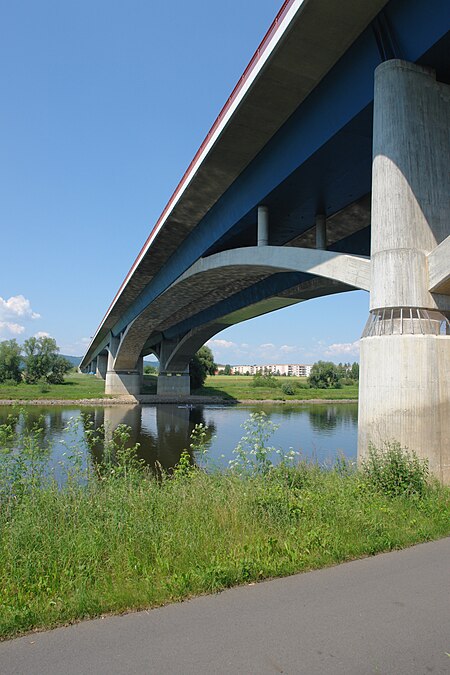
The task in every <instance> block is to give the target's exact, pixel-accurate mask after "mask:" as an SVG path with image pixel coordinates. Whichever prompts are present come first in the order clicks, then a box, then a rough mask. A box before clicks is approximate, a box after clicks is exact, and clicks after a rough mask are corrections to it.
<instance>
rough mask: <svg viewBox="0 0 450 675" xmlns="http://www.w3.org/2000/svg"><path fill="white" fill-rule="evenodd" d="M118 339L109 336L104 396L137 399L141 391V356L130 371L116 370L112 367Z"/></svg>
mask: <svg viewBox="0 0 450 675" xmlns="http://www.w3.org/2000/svg"><path fill="white" fill-rule="evenodd" d="M119 343H120V338H119V337H114V336H111V338H110V342H109V345H108V370H107V371H106V380H105V394H111V395H113V396H134V397H137V396H139V394H140V393H141V389H142V380H143V375H142V361H143V359H142V356H141V357H140V358H139V359H138V363H137V364H136V367H135V368H133V369H132V370H117V369H115V367H114V361H115V358H116V354H117V350H118V348H119Z"/></svg>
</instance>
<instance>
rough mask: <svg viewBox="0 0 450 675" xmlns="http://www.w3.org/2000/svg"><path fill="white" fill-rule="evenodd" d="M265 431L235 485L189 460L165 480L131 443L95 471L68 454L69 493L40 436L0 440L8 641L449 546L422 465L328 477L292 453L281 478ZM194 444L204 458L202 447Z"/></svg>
mask: <svg viewBox="0 0 450 675" xmlns="http://www.w3.org/2000/svg"><path fill="white" fill-rule="evenodd" d="M266 424H267V423H266V421H265V418H264V416H263V415H257V416H253V422H252V424H251V426H250V427H247V434H246V437H245V439H243V441H242V442H241V444H240V446H239V451H238V453H237V454H236V461H235V463H234V464H233V465H232V468H230V469H229V470H228V471H226V472H224V473H218V472H214V471H210V472H206V471H203V470H199V469H198V468H196V467H195V466H193V465H191V463H190V461H191V460H190V459H189V456H188V455H187V454H186V455H184V456H182V458H181V460H180V463H179V465H178V467H177V468H176V469H175V471H174V473H173V474H171V475H169V474H167V473H164V472H162V473H159V474H158V477H157V478H155V477H154V476H153V475H152V474H150V473H149V472H148V471H147V470H145V469H143V467H142V464H140V463H139V462H138V461H136V460H135V459H134V456H133V452H132V451H129V450H125V447H126V444H125V443H124V435H123V433H124V432H123V430H120V432H118V434H117V435H116V436H115V441H116V442H115V445H114V448H113V449H110V451H109V453H108V457H109V460H108V461H107V462H105V463H103V464H98V463H97V464H96V465H93V466H91V465H89V466H85V465H84V464H83V462H82V461H81V455H80V451H79V450H78V449H77V448H76V447H68V448H67V451H66V458H67V461H69V460H70V462H71V464H70V463H69V465H68V466H67V467H66V469H65V470H66V477H65V480H64V481H63V482H62V483H61V478H60V484H59V486H58V485H57V484H56V482H55V481H53V480H52V478H51V476H52V474H51V473H49V472H48V469H47V468H46V454H45V452H44V453H42V452H41V451H38V450H37V446H36V444H35V443H34V442H33V438H35V436H34V435H35V434H38V433H39V430H36V429H35V428H34V427H33V428H31V429H29V430H27V429H26V427H25V426H19V427H17V428H15V429H13V428H12V427H10V428H9V431H8V429H7V428H6V425H5V426H4V427H3V428H1V429H0V433H1V434H2V442H1V445H2V448H3V457H2V462H1V463H0V468H1V472H0V493H1V494H2V504H3V507H2V510H1V511H0V585H1V588H2V597H1V604H0V636H1V637H3V638H6V637H12V636H14V635H17V634H19V633H23V632H26V631H29V630H34V629H41V628H49V627H52V626H56V625H61V624H64V623H68V622H73V621H76V620H80V619H83V618H88V617H94V616H99V615H103V614H105V613H112V612H123V611H127V610H131V609H139V608H145V607H147V608H148V607H156V606H160V605H163V604H167V603H169V602H175V601H180V600H183V599H186V598H190V597H193V596H196V595H201V594H204V593H212V592H217V591H220V590H222V589H224V588H227V587H231V586H235V585H239V584H246V583H249V582H256V581H259V580H262V579H267V578H273V577H280V576H286V575H289V574H293V573H296V572H300V571H306V570H311V569H318V568H321V567H326V566H329V565H335V564H337V563H340V562H344V561H346V560H352V559H355V558H360V557H364V556H367V555H374V554H375V553H378V552H381V551H388V550H393V549H397V548H404V547H407V546H410V545H412V544H414V543H418V542H421V541H428V540H432V539H437V538H440V537H444V536H447V535H448V534H450V490H449V489H448V488H444V487H441V486H439V485H438V484H437V483H435V482H428V479H427V474H426V471H424V469H423V467H422V465H421V464H420V463H419V462H418V461H416V460H413V459H408V458H405V457H403V455H401V453H400V454H399V452H393V453H392V457H391V459H390V460H389V461H390V463H389V462H388V463H387V464H384V465H383V464H382V463H381V460H379V459H378V460H376V462H375V465H374V466H373V467H372V470H371V471H366V472H363V471H356V470H355V469H354V467H353V466H352V465H350V464H348V463H346V462H345V461H343V460H341V461H339V462H338V463H337V464H336V466H335V467H334V469H331V470H324V469H323V468H321V467H320V466H318V465H317V464H314V463H310V462H307V461H300V462H298V460H297V458H296V457H294V456H292V457H291V456H290V455H289V453H288V456H287V457H286V459H285V461H284V462H283V463H282V464H281V465H279V466H273V465H271V464H270V462H269V460H268V455H267V453H266V451H265V448H264V446H263V445H262V443H263V442H264V440H261V439H266V438H267V437H266V431H267V429H266ZM17 434H19V436H17ZM93 440H94V439H93ZM194 445H196V448H197V452H198V453H199V456H200V457H203V455H202V440H201V434H200V436H197V442H196V443H195V442H194ZM17 447H20V448H22V449H23V450H22V455H21V456H20V455H18V454H17V452H16V451H15V450H14V448H17ZM255 447H256V452H254V450H255ZM8 448H10V449H11V450H10V451H8ZM393 450H395V449H393ZM112 457H114V458H115V459H114V461H113V460H112V459H111V458H112ZM388 459H389V458H388ZM203 461H204V459H203V460H202V462H203ZM30 468H32V471H30ZM99 478H100V479H101V480H99Z"/></svg>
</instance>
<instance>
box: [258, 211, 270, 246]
mask: <svg viewBox="0 0 450 675" xmlns="http://www.w3.org/2000/svg"><path fill="white" fill-rule="evenodd" d="M268 244H269V209H268V208H267V206H258V246H267V245H268Z"/></svg>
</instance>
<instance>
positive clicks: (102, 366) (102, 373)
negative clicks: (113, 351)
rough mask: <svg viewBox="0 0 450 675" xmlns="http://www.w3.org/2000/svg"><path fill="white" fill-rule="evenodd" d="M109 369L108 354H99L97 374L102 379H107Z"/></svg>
mask: <svg viewBox="0 0 450 675" xmlns="http://www.w3.org/2000/svg"><path fill="white" fill-rule="evenodd" d="M107 370H108V354H99V355H98V356H97V368H96V371H95V376H96V377H98V378H99V379H101V380H105V379H106V371H107Z"/></svg>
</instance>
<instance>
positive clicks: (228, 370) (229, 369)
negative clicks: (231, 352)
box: [223, 363, 231, 375]
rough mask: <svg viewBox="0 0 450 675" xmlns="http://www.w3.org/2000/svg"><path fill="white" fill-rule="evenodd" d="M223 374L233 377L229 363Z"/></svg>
mask: <svg viewBox="0 0 450 675" xmlns="http://www.w3.org/2000/svg"><path fill="white" fill-rule="evenodd" d="M223 374H224V375H231V366H230V364H229V363H227V364H226V365H225V368H224V369H223Z"/></svg>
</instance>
